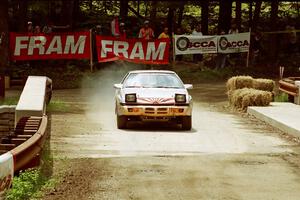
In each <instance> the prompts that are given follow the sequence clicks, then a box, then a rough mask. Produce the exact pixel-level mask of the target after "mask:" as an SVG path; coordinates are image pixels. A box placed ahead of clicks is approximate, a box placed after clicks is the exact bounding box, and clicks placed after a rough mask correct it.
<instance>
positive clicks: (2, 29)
mask: <svg viewBox="0 0 300 200" xmlns="http://www.w3.org/2000/svg"><path fill="white" fill-rule="evenodd" d="M8 40H9V32H8V0H2V2H1V3H0V76H2V77H0V78H1V81H0V82H1V83H0V88H1V89H0V97H4V96H5V89H4V84H3V83H4V80H3V75H5V73H6V70H7V69H8V52H9V48H8Z"/></svg>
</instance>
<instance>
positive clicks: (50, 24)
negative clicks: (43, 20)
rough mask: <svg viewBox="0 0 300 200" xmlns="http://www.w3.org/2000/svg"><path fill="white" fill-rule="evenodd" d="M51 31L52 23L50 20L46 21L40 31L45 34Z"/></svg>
mask: <svg viewBox="0 0 300 200" xmlns="http://www.w3.org/2000/svg"><path fill="white" fill-rule="evenodd" d="M52 31H53V23H52V22H50V23H49V22H47V24H46V25H45V26H44V27H43V30H42V32H43V33H45V34H50V33H52Z"/></svg>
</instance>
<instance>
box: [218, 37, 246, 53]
mask: <svg viewBox="0 0 300 200" xmlns="http://www.w3.org/2000/svg"><path fill="white" fill-rule="evenodd" d="M245 46H249V41H248V40H244V41H232V42H229V41H228V39H227V38H226V37H220V39H219V47H220V49H221V50H226V49H227V48H230V47H234V48H236V47H245Z"/></svg>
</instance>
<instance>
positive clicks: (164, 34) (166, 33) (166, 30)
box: [158, 27, 170, 39]
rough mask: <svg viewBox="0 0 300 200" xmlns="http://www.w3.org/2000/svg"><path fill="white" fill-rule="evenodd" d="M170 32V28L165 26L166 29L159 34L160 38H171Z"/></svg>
mask: <svg viewBox="0 0 300 200" xmlns="http://www.w3.org/2000/svg"><path fill="white" fill-rule="evenodd" d="M168 32H169V28H168V27H165V28H164V31H163V32H162V33H161V34H160V35H159V36H158V39H163V38H170V36H169V35H168Z"/></svg>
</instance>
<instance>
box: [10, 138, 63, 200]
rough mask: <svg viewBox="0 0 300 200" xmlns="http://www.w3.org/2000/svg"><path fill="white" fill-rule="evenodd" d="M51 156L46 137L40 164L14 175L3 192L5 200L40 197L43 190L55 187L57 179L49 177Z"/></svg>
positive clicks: (51, 162)
mask: <svg viewBox="0 0 300 200" xmlns="http://www.w3.org/2000/svg"><path fill="white" fill-rule="evenodd" d="M52 168H53V157H52V154H51V151H50V142H49V139H47V140H46V141H45V143H44V146H43V151H42V153H41V165H40V166H39V167H37V168H32V169H28V170H25V171H22V172H20V174H19V175H18V176H14V178H13V184H12V188H11V189H9V190H8V191H7V192H6V194H5V199H6V200H29V199H40V198H41V197H42V196H43V195H44V193H43V191H45V190H51V189H52V188H55V186H56V185H57V183H58V180H56V179H54V178H51V177H52Z"/></svg>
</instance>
